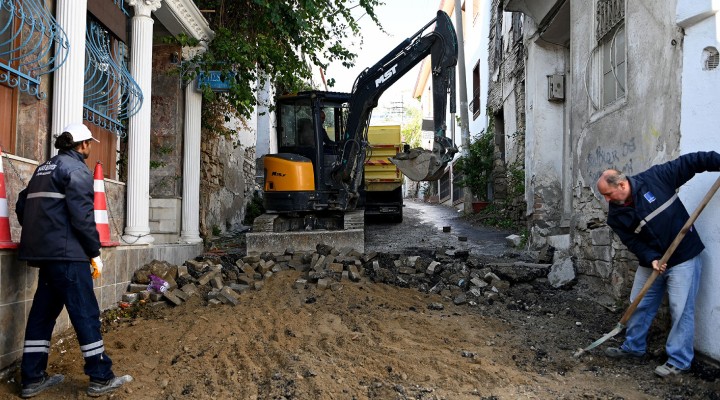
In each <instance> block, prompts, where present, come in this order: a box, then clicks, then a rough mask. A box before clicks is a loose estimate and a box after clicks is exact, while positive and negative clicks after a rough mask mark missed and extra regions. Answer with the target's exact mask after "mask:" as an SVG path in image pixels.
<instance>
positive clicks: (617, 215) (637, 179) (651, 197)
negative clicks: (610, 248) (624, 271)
mask: <svg viewBox="0 0 720 400" xmlns="http://www.w3.org/2000/svg"><path fill="white" fill-rule="evenodd" d="M705 171H720V154H718V153H716V152H714V151H711V152H697V153H690V154H685V155H682V156H680V157H678V158H677V159H675V160H673V161H669V162H666V163H664V164H660V165H655V166H653V167H651V168H650V169H648V170H647V171H645V172H641V173H639V174H637V175H634V176H629V177H628V180H629V181H630V188H631V193H632V200H633V204H632V205H627V206H623V205H618V204H613V203H610V209H609V212H608V221H607V223H608V225H609V226H610V227H611V228H612V229H613V231H614V232H615V233H616V234H617V235H618V236H619V237H620V240H621V241H622V242H623V243H624V244H625V246H627V248H628V249H629V250H630V251H632V252H633V253H634V254H635V255H636V256H637V258H638V260H639V261H640V265H641V266H643V267H649V268H652V261H653V260H660V259H661V258H662V256H663V254H664V253H665V250H667V249H668V248H669V247H670V244H671V243H672V242H673V240H675V237H676V236H677V234H678V233H679V232H680V230H681V229H682V227H683V225H685V222H687V220H688V219H689V217H690V216H689V214H688V212H687V209H685V206H684V205H683V203H682V202H681V201H680V198H676V199H675V200H674V201H673V202H672V203H670V205H669V206H668V207H667V208H666V209H665V210H663V211H662V212H661V213H659V214H658V215H657V216H655V217H654V218H652V219H651V220H650V221H649V222H647V224H646V225H644V226H643V227H642V228H641V229H640V231H639V232H638V233H635V230H636V229H637V227H638V225H640V222H641V221H642V219H643V218H646V217H647V216H648V215H649V214H651V213H652V212H653V211H655V209H657V208H658V207H660V206H662V205H663V204H664V203H665V202H666V201H667V200H668V199H670V198H672V197H673V196H674V195H675V193H676V191H677V189H678V188H679V187H680V186H682V185H683V184H685V182H687V181H689V180H690V178H692V177H693V176H694V175H695V174H696V173H699V172H705ZM704 248H705V246H704V245H703V243H702V241H701V240H700V236H699V235H698V233H697V231H696V230H695V227H694V226H693V227H691V228H690V230H689V231H688V232H687V233H686V235H685V238H684V239H683V240H682V241H681V242H680V245H679V246H678V247H677V249H676V250H675V252H674V253H673V254H672V256H671V257H670V260H669V261H668V267H671V266H673V265H677V264H680V263H683V262H685V261H687V260H689V259H691V258H693V257H695V256H697V255H698V254H700V252H701V251H703V249H704Z"/></svg>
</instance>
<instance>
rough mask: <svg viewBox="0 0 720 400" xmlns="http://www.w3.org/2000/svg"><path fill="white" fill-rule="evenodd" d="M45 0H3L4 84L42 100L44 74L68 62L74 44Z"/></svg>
mask: <svg viewBox="0 0 720 400" xmlns="http://www.w3.org/2000/svg"><path fill="white" fill-rule="evenodd" d="M40 2H41V0H0V21H3V22H2V23H1V24H0V38H2V39H0V40H1V42H0V83H2V84H5V85H7V86H10V87H17V88H18V89H19V90H20V91H23V92H27V93H29V94H31V95H33V96H35V97H37V98H38V99H40V100H42V99H44V98H46V97H47V94H46V93H44V92H41V91H40V81H41V77H42V75H45V74H48V73H51V72H53V71H55V70H56V69H58V68H60V66H62V65H63V63H65V60H66V59H67V55H68V49H69V47H70V44H69V42H68V39H67V35H66V34H65V31H64V30H63V29H62V28H61V27H60V25H58V23H57V21H56V20H55V18H54V17H53V16H52V14H50V12H49V11H48V10H47V9H45V4H44V2H42V3H40Z"/></svg>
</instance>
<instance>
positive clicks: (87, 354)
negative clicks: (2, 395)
mask: <svg viewBox="0 0 720 400" xmlns="http://www.w3.org/2000/svg"><path fill="white" fill-rule="evenodd" d="M63 306H64V307H66V308H67V311H68V315H69V316H70V322H71V323H72V325H73V328H75V333H76V334H77V338H78V342H79V343H80V350H81V352H82V355H83V358H84V359H85V368H84V369H85V374H87V375H88V376H89V377H90V379H91V380H96V381H104V380H108V379H112V378H114V377H115V375H113V372H112V369H111V368H112V360H111V359H110V357H108V355H107V354H105V346H104V344H103V340H102V334H101V333H100V308H99V307H98V303H97V299H96V298H95V293H94V292H93V281H92V277H91V273H90V264H89V262H67V261H56V262H45V263H42V265H41V266H40V274H39V276H38V287H37V291H36V292H35V297H34V299H33V303H32V308H31V309H30V315H29V316H28V322H27V327H26V328H25V342H24V346H23V357H22V362H21V365H20V370H21V376H22V383H23V385H27V384H30V383H34V382H39V381H41V380H42V379H43V376H44V375H45V369H46V368H47V364H48V354H49V353H50V340H51V338H52V332H53V328H54V327H55V320H56V319H57V317H58V316H59V315H60V312H61V311H62V309H63Z"/></svg>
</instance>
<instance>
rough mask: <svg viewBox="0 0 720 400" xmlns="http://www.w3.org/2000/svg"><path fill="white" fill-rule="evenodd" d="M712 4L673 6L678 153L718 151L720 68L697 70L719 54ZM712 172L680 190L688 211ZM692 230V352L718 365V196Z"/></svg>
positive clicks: (719, 20) (690, 1)
mask: <svg viewBox="0 0 720 400" xmlns="http://www.w3.org/2000/svg"><path fill="white" fill-rule="evenodd" d="M718 3H719V2H718V1H711V0H705V1H699V0H681V1H678V4H677V11H678V12H677V16H678V23H679V24H680V25H681V26H682V27H683V28H685V40H684V49H683V71H682V97H681V112H680V113H681V122H680V132H681V139H680V150H681V153H683V154H685V153H690V152H694V151H700V150H702V151H708V150H715V151H720V146H719V145H718V144H717V143H718V141H717V135H718V126H720V113H718V106H719V105H720V96H718V93H720V68H719V69H715V70H711V71H704V70H703V59H702V54H703V49H704V48H706V47H708V46H713V47H715V48H716V49H720V39H719V36H720V32H718V26H720V14H718V13H717V10H718ZM718 177H720V174H718V173H715V172H713V173H704V174H699V175H697V176H695V177H694V178H693V179H692V180H691V181H690V182H688V183H687V184H686V185H685V186H684V187H683V189H682V190H681V191H680V197H681V198H682V200H683V202H684V203H685V205H686V206H687V208H688V211H690V212H692V210H694V209H695V207H696V206H697V204H698V203H699V202H700V200H701V199H702V198H703V197H704V196H705V193H707V190H708V189H709V188H710V187H711V186H712V184H713V183H714V182H715V180H716V179H718ZM696 227H697V229H698V231H699V232H700V234H701V237H702V239H703V242H704V243H705V247H706V249H705V251H704V252H703V254H702V259H703V264H704V265H703V274H702V280H701V284H700V293H699V295H698V298H697V305H696V313H695V315H696V319H695V321H696V332H695V348H696V349H697V350H698V351H700V352H701V353H703V354H705V355H708V356H710V357H712V358H714V359H716V360H720V340H718V332H720V292H718V290H717V288H718V287H720V247H719V246H717V243H719V242H720V195H718V194H716V195H715V198H714V199H713V200H712V201H711V202H710V204H708V206H707V207H706V208H705V210H704V211H703V213H702V215H700V217H699V218H698V222H697V223H696Z"/></svg>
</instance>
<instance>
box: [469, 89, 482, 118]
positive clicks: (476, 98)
mask: <svg viewBox="0 0 720 400" xmlns="http://www.w3.org/2000/svg"><path fill="white" fill-rule="evenodd" d="M468 108H469V109H470V111H472V113H473V115H474V114H476V113H478V112H479V111H480V88H479V87H478V88H475V90H473V99H472V101H471V102H470V104H468Z"/></svg>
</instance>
